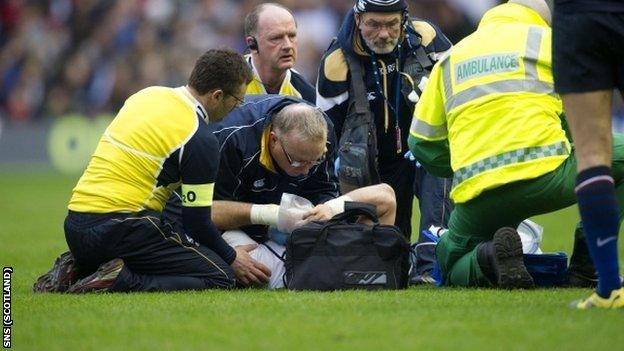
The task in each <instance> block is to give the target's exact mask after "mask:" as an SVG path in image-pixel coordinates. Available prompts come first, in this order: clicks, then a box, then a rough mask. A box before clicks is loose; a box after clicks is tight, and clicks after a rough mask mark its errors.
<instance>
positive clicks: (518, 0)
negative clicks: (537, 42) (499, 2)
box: [509, 0, 552, 25]
mask: <svg viewBox="0 0 624 351" xmlns="http://www.w3.org/2000/svg"><path fill="white" fill-rule="evenodd" d="M509 3H510V4H518V5H521V6H524V7H528V8H530V9H532V10H534V11H535V12H537V13H538V14H539V15H540V17H542V19H543V20H544V21H546V23H548V25H550V24H551V19H552V17H551V13H550V8H549V7H548V4H546V1H544V0H509Z"/></svg>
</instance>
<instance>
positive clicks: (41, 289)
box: [33, 251, 78, 293]
mask: <svg viewBox="0 0 624 351" xmlns="http://www.w3.org/2000/svg"><path fill="white" fill-rule="evenodd" d="M77 279H78V266H77V265H76V262H75V260H74V256H73V255H72V253H71V252H69V251H67V252H65V253H63V254H62V255H61V256H59V257H58V258H57V259H56V261H54V265H53V266H52V269H50V271H49V272H48V273H46V274H44V275H42V276H41V277H39V279H37V281H36V282H35V284H34V285H33V292H36V293H45V292H65V291H67V289H68V288H69V286H70V285H71V284H73V283H74V282H75V281H76V280H77Z"/></svg>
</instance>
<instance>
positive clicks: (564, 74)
mask: <svg viewBox="0 0 624 351" xmlns="http://www.w3.org/2000/svg"><path fill="white" fill-rule="evenodd" d="M623 43H624V13H621V12H620V13H608V12H589V13H562V12H557V11H555V16H554V18H553V59H552V61H553V74H554V77H555V91H556V92H557V93H559V94H565V93H582V92H591V91H598V90H610V89H613V88H618V89H620V90H621V91H622V90H624V45H623Z"/></svg>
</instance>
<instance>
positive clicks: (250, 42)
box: [247, 37, 260, 53]
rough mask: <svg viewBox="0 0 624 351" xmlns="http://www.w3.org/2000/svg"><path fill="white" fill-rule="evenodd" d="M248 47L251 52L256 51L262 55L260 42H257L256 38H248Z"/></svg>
mask: <svg viewBox="0 0 624 351" xmlns="http://www.w3.org/2000/svg"><path fill="white" fill-rule="evenodd" d="M247 47H249V50H255V51H256V52H258V53H260V49H259V48H258V41H257V40H256V37H248V38H247Z"/></svg>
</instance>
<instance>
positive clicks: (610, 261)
mask: <svg viewBox="0 0 624 351" xmlns="http://www.w3.org/2000/svg"><path fill="white" fill-rule="evenodd" d="M574 191H575V192H576V196H577V198H578V207H579V211H580V212H581V219H582V221H583V230H584V231H585V236H586V238H587V246H588V247H589V253H590V255H591V257H592V260H593V261H594V266H595V267H596V271H597V272H598V287H597V289H596V293H598V295H600V296H601V297H603V298H608V297H609V296H610V295H611V291H613V290H616V289H619V288H620V287H621V282H620V273H619V265H618V252H617V238H618V232H619V228H620V217H619V213H620V211H619V206H618V203H617V199H616V197H615V186H614V181H613V177H612V176H611V169H610V168H609V167H606V166H599V167H593V168H589V169H586V170H584V171H582V172H581V173H579V174H578V176H577V177H576V188H575V189H574Z"/></svg>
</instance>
